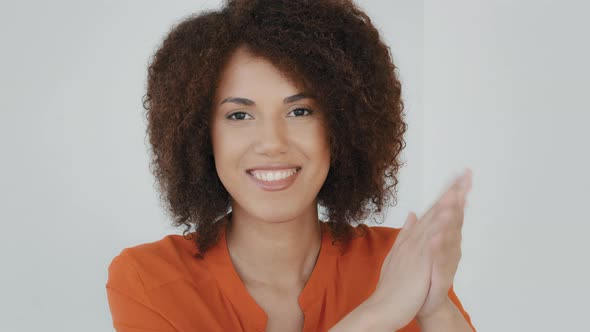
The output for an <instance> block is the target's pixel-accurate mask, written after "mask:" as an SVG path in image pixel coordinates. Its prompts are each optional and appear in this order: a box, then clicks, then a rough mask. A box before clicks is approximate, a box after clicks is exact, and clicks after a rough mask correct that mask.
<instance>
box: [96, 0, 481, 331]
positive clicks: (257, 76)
mask: <svg viewBox="0 0 590 332" xmlns="http://www.w3.org/2000/svg"><path fill="white" fill-rule="evenodd" d="M394 69H395V66H394V64H393V63H392V61H391V56H390V54H389V51H388V48H387V46H386V45H385V44H383V42H382V41H381V39H380V37H379V34H378V32H377V30H376V29H375V28H374V27H373V25H372V24H371V21H370V20H369V18H368V17H367V16H366V15H365V14H364V13H363V12H362V11H361V10H360V9H358V8H357V7H355V6H354V5H353V4H352V3H351V2H349V1H344V0H342V1H336V0H325V1H317V0H315V1H304V0H297V1H294V0H288V1H286V0H285V1H277V0H272V1H271V0H266V1H264V0H258V1H257V0H241V1H228V2H227V3H226V4H225V6H224V7H223V8H222V9H221V10H220V11H216V12H207V13H203V14H201V15H198V16H192V17H189V18H187V19H186V20H184V21H183V22H181V23H180V24H179V25H177V26H176V27H174V29H173V30H172V31H171V32H170V34H169V35H168V36H167V38H166V39H165V40H164V42H163V44H162V46H161V48H160V49H159V50H158V51H157V52H156V54H155V57H154V59H153V62H152V63H151V64H150V67H149V74H148V88H147V94H146V100H145V104H144V106H145V108H146V110H147V119H148V134H149V137H150V143H151V146H152V151H153V163H152V166H153V172H154V175H155V176H156V178H157V180H158V181H159V182H158V183H159V188H160V190H161V192H162V196H163V198H164V201H165V202H166V203H167V208H168V210H169V211H170V214H171V216H172V217H173V218H174V224H175V225H177V226H181V225H185V226H186V229H185V233H184V236H180V235H169V236H166V237H164V238H163V239H161V240H159V241H156V242H152V243H146V244H142V245H138V246H135V247H131V248H126V249H124V250H123V251H122V253H121V254H120V255H118V256H117V257H115V258H114V259H113V261H112V263H111V264H110V266H109V280H108V281H107V285H106V287H107V294H108V299H109V305H110V309H111V313H112V316H113V322H114V326H115V328H116V329H117V331H120V332H131V331H162V332H164V331H328V330H330V331H396V330H400V331H406V332H410V331H471V330H472V328H473V327H472V326H471V322H470V317H469V315H468V314H467V312H466V311H465V310H464V309H463V307H462V306H461V303H460V301H459V299H458V298H457V296H456V294H455V293H454V291H453V288H452V281H453V278H454V274H455V271H456V269H457V264H458V262H459V256H460V232H461V225H462V221H463V208H464V204H465V196H466V194H467V192H468V190H469V188H470V186H471V178H470V174H466V176H465V177H464V179H463V180H464V181H463V182H462V184H461V183H460V181H458V182H457V183H456V184H454V185H453V186H452V187H451V188H449V190H448V191H447V193H445V194H444V195H443V196H442V197H441V199H440V200H439V202H437V203H436V204H435V205H433V207H432V208H431V209H430V210H429V211H428V212H427V213H426V214H425V215H424V216H422V218H420V219H419V220H418V218H417V217H416V215H415V214H413V213H410V215H409V216H408V219H407V221H406V223H405V225H404V227H403V229H401V230H400V229H395V228H389V227H381V226H373V227H367V226H366V225H364V224H358V221H360V220H362V219H364V218H366V217H367V214H368V213H369V212H371V210H370V209H369V208H368V205H370V204H372V205H373V206H374V207H375V208H376V211H377V212H380V211H381V208H382V207H383V206H384V204H385V203H386V202H387V199H388V198H391V197H392V196H393V192H392V190H391V189H392V188H394V187H395V186H396V184H397V178H396V175H397V171H398V170H399V167H400V166H401V164H400V163H399V161H398V157H399V154H400V152H401V150H402V149H403V148H404V147H405V142H404V140H403V134H404V132H405V131H406V129H407V125H406V123H405V122H404V121H403V113H402V111H403V102H402V100H401V86H400V82H399V80H398V79H397V77H396V75H395V73H394ZM388 179H389V180H391V181H390V182H389V183H388V181H387V180H388ZM318 204H319V205H321V206H322V207H323V208H324V209H325V210H326V211H327V216H328V221H323V220H320V219H318ZM354 223H357V225H352V224H354ZM193 226H194V227H195V230H194V231H192V232H190V230H191V229H192V227H193Z"/></svg>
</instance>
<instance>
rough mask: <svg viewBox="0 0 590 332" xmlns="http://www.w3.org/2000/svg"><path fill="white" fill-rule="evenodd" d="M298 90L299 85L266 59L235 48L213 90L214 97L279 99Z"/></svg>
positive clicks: (243, 49) (299, 90) (217, 98)
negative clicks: (214, 91)
mask: <svg viewBox="0 0 590 332" xmlns="http://www.w3.org/2000/svg"><path fill="white" fill-rule="evenodd" d="M298 92H302V91H301V89H300V86H299V85H298V84H296V83H295V82H293V81H292V80H291V79H289V77H288V76H287V75H286V74H285V73H283V72H281V71H280V69H279V68H277V67H276V66H275V65H274V64H273V63H272V62H270V61H269V60H267V59H265V58H263V57H260V56H257V55H254V54H252V53H250V52H249V51H248V50H247V49H245V48H238V49H237V50H236V51H235V52H234V53H233V54H232V55H231V56H230V58H229V59H228V61H227V63H226V64H225V66H224V68H223V70H222V72H221V75H220V77H219V82H218V85H217V89H216V100H219V99H220V98H224V97H227V96H228V95H232V96H233V95H239V96H244V97H246V96H250V97H256V96H258V97H263V96H270V95H276V96H279V97H281V98H283V97H285V96H290V95H293V94H296V93H298Z"/></svg>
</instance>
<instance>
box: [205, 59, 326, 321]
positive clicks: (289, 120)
mask: <svg viewBox="0 0 590 332" xmlns="http://www.w3.org/2000/svg"><path fill="white" fill-rule="evenodd" d="M253 82H254V83H255V84H253ZM300 93H307V94H308V95H309V93H308V92H307V91H302V90H301V89H300V88H299V87H298V86H297V84H294V83H293V82H290V81H289V80H287V79H286V78H285V77H284V75H282V74H281V72H280V71H279V70H278V69H277V68H276V67H275V66H274V65H273V64H272V63H270V62H269V61H267V60H265V59H264V58H260V57H257V56H254V55H252V54H251V53H249V52H248V50H247V48H244V47H241V48H239V49H238V50H237V51H236V52H235V53H234V54H233V56H232V57H231V58H230V59H229V61H228V63H227V64H226V66H225V67H224V70H223V72H222V74H221V77H220V80H219V82H218V86H217V89H216V94H215V99H214V105H215V107H214V110H213V114H212V121H211V139H212V146H213V154H214V159H215V167H216V170H217V174H218V175H219V178H220V179H221V182H222V183H223V185H224V186H225V188H226V190H227V191H228V192H229V194H230V196H231V204H232V211H233V212H232V225H231V227H230V228H228V230H227V245H228V249H229V252H230V256H231V258H232V261H233V263H234V266H235V268H236V271H237V272H238V274H239V275H240V277H241V278H242V280H243V281H244V284H245V286H246V288H247V289H248V291H249V292H250V294H251V295H252V296H253V297H254V299H255V300H256V301H257V303H258V304H260V306H261V307H262V308H263V309H264V310H265V312H266V313H267V315H268V324H267V331H273V330H277V331H278V330H281V331H287V330H285V328H286V327H288V326H292V327H293V331H300V330H301V328H302V327H303V314H302V312H301V310H300V308H299V305H298V303H297V298H298V296H299V294H300V292H301V290H302V289H303V286H304V285H305V283H306V281H307V279H308V278H309V276H310V274H311V272H312V270H313V267H314V265H315V262H316V259H317V256H318V253H319V249H320V244H321V229H320V225H319V223H318V211H317V200H316V197H317V194H318V192H319V190H320V188H321V186H322V185H323V183H324V181H325V179H326V177H327V175H328V171H329V167H330V147H329V140H328V136H327V130H326V128H325V120H324V118H323V115H322V112H321V110H320V109H319V108H318V105H317V103H316V101H315V99H313V98H309V97H305V98H293V99H295V100H290V101H289V102H287V103H284V99H285V98H288V97H291V96H295V95H298V94H300ZM230 97H233V98H246V99H249V100H250V101H252V102H254V103H255V104H251V103H241V102H239V100H238V101H229V102H223V101H224V100H226V99H227V98H230ZM304 109H306V110H311V112H309V111H306V110H304ZM236 112H243V113H237V114H236ZM228 117H230V118H228ZM274 162H279V163H288V164H295V165H298V166H300V167H301V170H300V171H299V175H298V178H297V179H296V181H295V183H293V184H292V185H291V187H289V188H288V189H285V190H282V191H275V192H269V191H264V190H262V189H260V188H258V187H257V186H256V185H255V184H254V183H253V182H252V180H251V179H250V178H249V177H250V176H249V175H248V174H246V169H249V168H252V167H255V166H259V165H265V164H269V163H274Z"/></svg>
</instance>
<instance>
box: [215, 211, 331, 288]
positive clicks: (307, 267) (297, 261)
mask: <svg viewBox="0 0 590 332" xmlns="http://www.w3.org/2000/svg"><path fill="white" fill-rule="evenodd" d="M236 212H238V213H236ZM226 237H227V246H228V250H229V252H230V256H231V259H232V262H233V264H234V267H235V268H236V271H237V272H238V274H239V275H240V277H241V278H242V280H244V282H246V283H250V284H256V285H261V286H273V287H288V288H291V287H295V286H299V287H301V288H303V286H304V285H305V283H306V282H307V280H308V279H309V276H310V275H311V272H312V271H313V268H314V266H315V263H316V260H317V257H318V254H319V251H320V246H321V240H322V234H321V227H320V224H319V221H318V218H317V210H316V211H315V212H314V211H311V212H310V213H307V214H305V215H302V216H300V217H297V218H295V219H292V220H286V221H282V222H267V221H262V220H257V219H256V218H253V217H252V216H250V215H245V214H243V213H239V211H233V212H232V214H231V220H230V222H229V223H228V225H227V229H226Z"/></svg>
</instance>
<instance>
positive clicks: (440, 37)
mask: <svg viewBox="0 0 590 332" xmlns="http://www.w3.org/2000/svg"><path fill="white" fill-rule="evenodd" d="M358 4H359V5H360V6H361V7H363V8H365V9H366V11H367V13H368V14H369V16H371V17H372V19H373V21H374V23H375V24H376V25H377V26H378V27H379V29H380V30H381V31H382V33H383V38H384V39H385V40H386V42H387V43H388V44H389V45H390V47H391V50H392V53H393V56H394V61H395V63H396V64H397V65H398V66H399V67H400V75H401V78H402V80H403V89H404V99H405V102H406V113H407V115H408V122H409V126H410V127H409V131H408V133H407V137H406V138H407V142H408V146H407V148H406V150H405V152H404V156H405V159H406V160H407V164H406V166H405V167H404V168H403V169H402V171H401V173H400V187H399V193H398V197H399V201H398V205H397V206H396V207H392V208H390V209H389V210H388V213H387V214H386V217H387V224H388V225H390V226H400V225H401V224H402V222H403V219H405V216H406V215H407V213H408V211H410V210H412V211H414V212H416V213H418V215H421V214H422V213H423V212H424V211H425V210H426V209H427V208H428V207H429V206H430V205H431V204H432V202H434V200H435V199H436V198H437V197H438V196H439V195H440V193H441V192H442V190H443V189H445V188H446V186H447V185H448V183H449V182H450V181H451V180H452V178H453V177H454V176H456V175H458V174H459V172H460V171H461V170H463V169H464V168H465V167H470V168H472V169H473V171H474V186H473V191H472V192H471V195H470V197H469V203H468V204H469V205H468V208H467V211H466V215H465V226H464V231H463V258H462V261H461V264H460V266H459V271H458V272H457V276H456V278H455V288H456V291H457V293H458V295H459V297H460V298H461V300H462V302H463V304H464V305H465V307H466V308H467V310H468V312H469V313H470V314H471V316H472V319H473V322H474V323H475V325H476V327H477V328H478V330H479V331H482V332H483V331H568V330H576V331H581V330H586V329H587V328H588V327H587V325H588V324H587V319H586V315H587V311H588V309H589V307H588V301H587V299H588V298H590V287H589V286H588V280H590V269H589V267H588V265H589V264H588V262H587V261H588V253H589V252H590V244H589V241H588V240H587V239H588V232H589V231H590V227H589V226H588V223H587V222H588V217H587V209H584V207H585V206H587V205H586V204H587V200H588V199H589V198H590V195H589V194H588V187H589V185H590V176H589V175H588V174H587V171H588V169H589V168H590V157H589V153H588V150H589V149H588V144H589V143H590V131H589V130H588V127H589V124H590V115H589V111H590V107H589V103H588V99H587V97H588V95H589V94H588V92H587V91H588V89H589V88H590V79H589V77H590V70H589V69H590V65H589V61H588V59H590V46H589V43H588V39H589V36H588V35H589V33H588V31H590V23H589V22H590V21H589V20H588V19H587V15H588V12H589V10H590V6H589V5H588V4H587V2H585V1H581V0H580V1H539V0H537V1H531V0H529V1H524V0H521V1H507V0H503V1H500V0H494V1H468V0H461V1H459V0H448V1H409V0H406V1H374V0H371V1H370V0H364V1H359V2H358ZM218 6H219V2H218V1H168V2H162V1H124V2H123V1H102V2H101V1H94V2H89V1H88V2H81V1H65V0H60V1H51V2H46V1H19V2H16V1H12V2H10V3H9V2H2V3H1V4H0V37H1V38H0V41H1V44H0V47H1V51H2V52H1V54H0V57H1V61H0V93H1V98H0V151H1V154H0V156H1V163H0V221H1V222H2V224H1V225H2V226H1V227H2V228H1V231H0V262H1V267H0V269H1V273H0V318H1V319H0V331H7V332H13V331H14V332H18V331H39V330H43V331H111V330H112V327H111V326H112V325H111V317H110V313H109V311H108V310H109V309H108V305H107V300H106V292H105V288H104V285H105V283H106V277H107V266H108V264H109V263H110V260H111V259H112V258H113V257H114V256H115V255H116V254H118V253H119V252H120V251H121V250H122V249H123V248H124V247H128V246H133V245H137V244H140V243H144V242H151V241H155V240H158V239H160V238H161V237H163V236H164V235H166V234H170V233H180V232H181V230H175V229H173V228H172V227H171V226H169V220H168V219H167V217H166V216H165V214H164V212H163V210H162V208H161V207H160V205H159V202H158V200H157V193H156V191H155V189H154V187H153V181H154V180H153V178H152V176H151V174H150V173H149V169H148V162H149V160H148V155H147V141H145V122H144V120H143V119H144V117H143V114H144V113H143V109H142V107H141V98H142V96H143V94H144V93H145V91H144V89H145V74H146V67H147V64H148V58H149V56H150V55H151V54H152V53H153V52H154V50H155V48H156V47H157V46H158V45H159V43H160V41H161V40H162V38H163V37H164V36H165V34H166V33H167V32H168V30H169V28H170V27H171V26H172V24H174V23H176V22H177V21H178V20H180V19H182V18H183V17H185V16H186V15H188V14H190V13H193V12H196V11H200V10H202V9H204V8H218Z"/></svg>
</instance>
